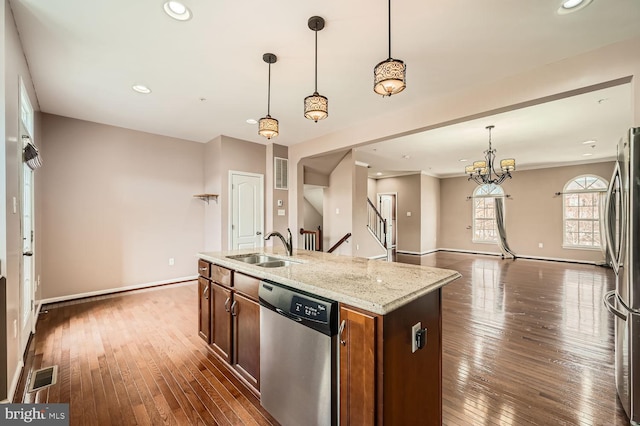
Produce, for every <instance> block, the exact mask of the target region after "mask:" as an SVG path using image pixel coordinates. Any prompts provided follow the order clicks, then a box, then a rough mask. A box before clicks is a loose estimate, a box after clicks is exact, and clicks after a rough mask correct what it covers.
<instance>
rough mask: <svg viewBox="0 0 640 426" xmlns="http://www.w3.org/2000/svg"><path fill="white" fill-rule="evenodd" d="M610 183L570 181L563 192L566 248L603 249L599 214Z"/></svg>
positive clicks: (591, 179) (586, 179)
mask: <svg viewBox="0 0 640 426" xmlns="http://www.w3.org/2000/svg"><path fill="white" fill-rule="evenodd" d="M607 186H608V183H607V181H605V180H604V179H602V178H601V177H598V176H593V175H584V176H578V177H577V178H575V179H572V180H570V181H569V182H567V184H566V185H565V186H564V190H563V191H562V193H563V195H562V197H563V198H562V212H563V238H562V241H563V243H562V244H563V247H565V248H581V249H598V250H599V249H600V248H601V244H602V236H601V235H600V212H601V209H602V205H601V204H602V203H604V194H605V193H606V191H607Z"/></svg>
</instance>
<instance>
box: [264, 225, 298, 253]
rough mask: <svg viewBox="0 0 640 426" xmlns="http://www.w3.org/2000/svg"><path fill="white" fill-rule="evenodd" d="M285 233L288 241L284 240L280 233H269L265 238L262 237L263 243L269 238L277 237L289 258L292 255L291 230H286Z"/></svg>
mask: <svg viewBox="0 0 640 426" xmlns="http://www.w3.org/2000/svg"><path fill="white" fill-rule="evenodd" d="M287 232H288V233H289V239H288V240H286V239H285V238H284V237H283V236H282V234H281V233H279V232H269V233H268V234H267V236H266V237H264V239H265V241H266V240H268V239H270V238H271V237H278V238H280V241H282V244H284V248H285V249H286V250H287V254H288V255H289V256H292V255H293V237H292V236H291V229H289V228H287Z"/></svg>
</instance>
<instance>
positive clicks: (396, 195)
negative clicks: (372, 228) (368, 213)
mask: <svg viewBox="0 0 640 426" xmlns="http://www.w3.org/2000/svg"><path fill="white" fill-rule="evenodd" d="M381 195H393V197H394V203H393V210H394V212H393V216H394V217H395V218H396V223H395V226H392V232H393V234H394V235H395V244H394V243H393V240H394V238H393V237H394V235H391V237H390V239H391V241H388V245H387V247H388V248H396V247H398V193H397V192H378V193H377V194H376V198H377V200H376V201H377V202H378V206H377V207H376V208H378V209H382V206H381V205H380V196H381Z"/></svg>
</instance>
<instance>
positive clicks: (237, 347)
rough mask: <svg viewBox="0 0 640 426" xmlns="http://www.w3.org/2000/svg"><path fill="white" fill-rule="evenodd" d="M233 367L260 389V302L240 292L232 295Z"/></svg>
mask: <svg viewBox="0 0 640 426" xmlns="http://www.w3.org/2000/svg"><path fill="white" fill-rule="evenodd" d="M231 312H232V314H233V335H234V336H233V337H234V339H233V348H234V351H233V367H234V368H235V369H236V371H237V372H238V374H240V375H241V376H242V377H243V378H244V379H245V380H247V381H248V382H249V383H250V384H251V385H252V386H253V387H254V388H256V389H260V304H259V303H258V302H257V301H254V300H251V299H249V298H248V297H246V296H243V295H242V294H240V293H235V294H234V295H233V309H232V311H231Z"/></svg>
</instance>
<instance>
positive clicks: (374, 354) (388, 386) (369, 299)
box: [198, 248, 460, 425]
mask: <svg viewBox="0 0 640 426" xmlns="http://www.w3.org/2000/svg"><path fill="white" fill-rule="evenodd" d="M253 253H256V250H255V249H254V250H237V251H229V252H215V253H213V252H205V253H199V254H198V257H199V258H200V259H199V261H198V269H199V275H200V278H199V288H200V293H199V294H200V300H199V318H200V321H199V323H200V324H199V327H200V328H199V331H200V336H201V337H202V338H203V339H204V340H205V341H206V342H207V343H208V344H209V347H210V348H211V350H212V352H213V353H215V354H216V355H217V356H219V357H220V358H221V359H222V360H224V361H225V362H226V363H227V364H228V365H229V367H230V369H231V370H232V371H234V372H235V373H236V374H237V375H238V376H239V377H240V378H242V379H243V381H244V382H245V383H246V384H247V385H249V387H250V388H251V389H252V390H253V391H254V392H255V393H257V394H259V392H260V371H259V370H260V306H259V304H258V288H259V285H260V281H261V280H269V281H272V282H275V283H278V284H281V285H284V286H287V287H290V288H292V289H296V290H300V291H303V292H306V293H309V294H312V295H315V296H320V297H323V298H327V299H331V300H334V301H336V302H338V303H339V322H340V324H341V333H340V336H339V337H338V339H339V342H340V345H339V379H338V381H339V384H338V389H339V407H340V409H339V417H340V424H342V425H348V424H352V425H374V424H378V425H382V424H384V425H393V424H422V425H430V424H433V425H438V424H441V421H442V393H441V391H442V346H441V340H442V339H441V330H442V324H441V288H442V286H444V285H446V284H448V283H450V282H451V281H453V280H455V279H456V278H458V277H460V274H459V273H458V272H456V271H451V270H445V269H438V268H430V267H424V266H417V265H407V264H398V263H388V262H383V261H379V260H373V261H372V260H367V259H362V258H355V257H347V256H337V255H333V254H327V253H321V252H312V251H305V250H294V252H293V255H292V256H286V255H285V254H284V252H283V251H279V250H273V249H269V248H267V249H260V251H259V253H260V254H263V255H268V256H271V257H272V259H269V260H271V261H272V262H262V266H260V262H257V261H256V263H247V262H246V261H243V259H244V260H246V259H247V256H248V255H250V254H253ZM273 258H276V259H277V261H276V262H273V260H274V259H273ZM273 265H281V266H277V267H266V266H273ZM418 324H419V326H418ZM416 330H424V331H423V335H422V339H423V341H424V346H423V347H422V348H420V349H416V347H415V346H416V344H415V343H414V342H415V339H416V337H415V334H416Z"/></svg>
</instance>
